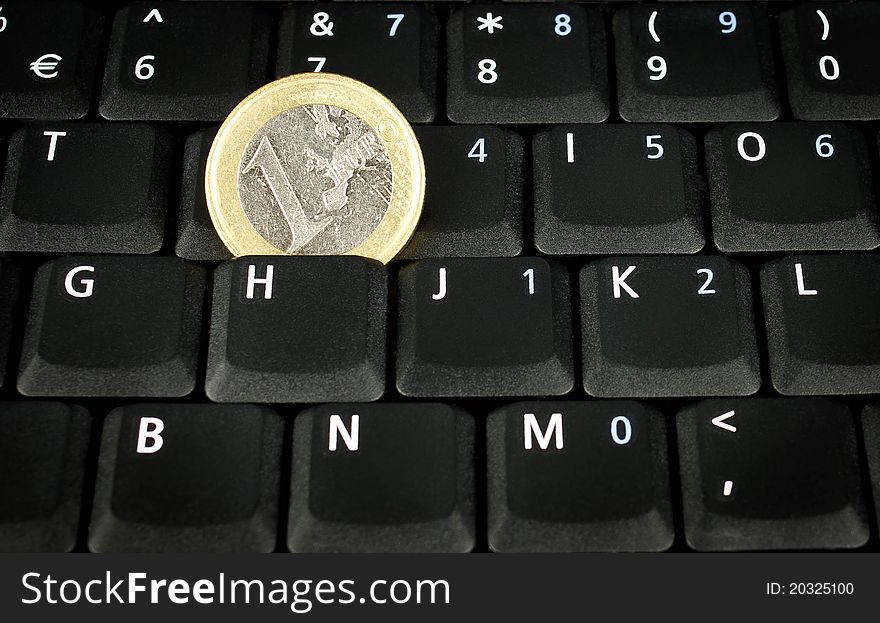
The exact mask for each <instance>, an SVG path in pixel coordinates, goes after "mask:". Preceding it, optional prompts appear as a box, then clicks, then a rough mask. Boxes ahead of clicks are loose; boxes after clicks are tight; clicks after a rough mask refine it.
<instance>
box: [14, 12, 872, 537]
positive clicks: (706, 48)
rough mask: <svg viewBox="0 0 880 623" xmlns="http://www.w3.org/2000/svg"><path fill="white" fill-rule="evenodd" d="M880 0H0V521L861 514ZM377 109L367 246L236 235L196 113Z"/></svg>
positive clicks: (221, 526) (704, 533)
mask: <svg viewBox="0 0 880 623" xmlns="http://www.w3.org/2000/svg"><path fill="white" fill-rule="evenodd" d="M878 32H880V3H877V2H855V3H849V2H824V3H794V2H772V3H745V2H724V3H720V2H710V3H691V2H680V3H674V2H668V3H667V2H663V3H658V4H636V3H628V2H615V3H605V4H601V3H590V4H561V3H560V4H555V3H540V4H523V3H504V4H502V3H494V4H469V3H463V2H459V3H421V4H413V3H392V2H388V3H385V2H382V3H370V2H351V3H348V2H332V3H329V2H328V3H313V2H302V3H293V4H280V3H266V2H260V3H252V4H248V3H237V2H219V3H211V2H134V3H131V4H125V5H122V4H118V5H117V4H106V3H103V4H99V3H84V4H80V3H78V2H43V1H27V2H25V1H19V2H14V1H12V0H8V1H6V0H0V117H2V121H0V141H2V143H0V144H2V146H3V151H4V152H5V154H6V156H5V168H4V169H3V175H2V181H0V382H2V385H0V551H70V550H73V551H95V552H113V551H162V552H183V551H206V550H207V551H258V552H269V551H288V550H289V551H294V552H309V551H436V552H467V551H499V552H507V551H643V550H647V551H665V550H671V551H684V550H779V549H783V550H787V549H809V550H824V549H860V550H876V549H877V511H876V509H877V507H878V506H880V402H878V401H880V398H878V396H880V255H878V254H877V252H876V249H877V247H878V245H880V223H878V212H877V201H878V200H877V196H876V181H877V179H878V174H880V168H878V166H880V165H878V141H877V138H878V134H877V132H878V129H880V125H878V124H877V121H878V120H880V53H878V52H880V50H878V38H877V33H878ZM317 70H321V71H329V72H338V73H343V74H347V75H351V76H353V77H355V78H359V79H361V80H363V81H365V82H367V83H369V84H371V85H372V86H374V87H376V88H378V89H379V90H380V91H382V92H383V93H385V94H387V95H388V96H389V97H390V98H391V99H392V100H393V101H394V102H395V103H396V104H397V105H398V106H399V108H400V109H401V110H402V111H403V113H404V114H405V115H406V116H407V118H408V119H409V120H410V121H411V122H412V123H413V124H414V127H415V131H416V134H417V135H418V138H419V140H420V143H421V147H422V149H423V152H424V158H425V163H426V169H427V195H426V199H425V207H424V213H423V217H422V219H421V221H420V224H419V227H418V230H417V231H416V233H415V235H414V237H413V239H412V241H411V243H410V244H409V246H408V247H406V249H405V250H404V251H403V252H402V253H401V255H400V256H399V258H398V259H397V260H395V261H394V262H392V263H391V264H389V265H388V266H387V267H386V266H383V265H381V264H379V263H376V262H373V261H369V260H364V259H360V258H353V257H271V258H268V257H254V258H242V259H238V260H234V261H225V260H228V259H229V255H228V253H227V252H226V250H225V248H224V247H223V245H222V244H221V243H220V242H219V240H218V239H217V237H216V235H215V234H214V231H213V227H212V224H211V221H210V219H209V217H208V214H207V208H206V204H205V196H204V191H203V183H204V180H203V171H204V166H205V160H206V158H207V152H208V150H209V148H210V145H211V141H212V140H213V136H214V133H215V131H216V129H217V126H218V124H219V123H220V122H221V121H222V119H223V118H224V117H225V115H226V114H227V113H228V112H229V111H230V110H231V108H232V107H233V106H234V105H235V104H236V103H237V102H238V101H239V100H240V99H242V98H243V97H244V96H245V95H247V94H248V93H250V92H251V91H253V90H255V89H256V88H258V87H259V86H260V85H262V84H265V83H267V82H268V81H270V80H272V79H274V78H276V77H281V76H284V75H288V74H290V73H296V72H306V71H317Z"/></svg>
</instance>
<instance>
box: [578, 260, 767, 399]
mask: <svg viewBox="0 0 880 623" xmlns="http://www.w3.org/2000/svg"><path fill="white" fill-rule="evenodd" d="M581 326H582V340H583V361H584V368H583V370H584V389H585V390H586V391H587V393H589V394H591V395H593V396H606V397H660V396H701V395H702V396H705V395H709V396H725V395H748V394H752V393H754V392H756V391H757V390H758V388H759V387H760V384H761V378H760V371H759V367H758V350H757V344H756V342H755V326H754V320H753V313H752V291H751V286H750V279H749V274H748V271H747V270H746V269H745V267H743V266H742V265H740V264H738V263H735V262H733V261H731V260H729V259H727V258H723V257H614V258H609V259H606V260H602V261H600V262H596V263H593V264H588V265H587V266H585V267H584V269H583V270H582V271H581Z"/></svg>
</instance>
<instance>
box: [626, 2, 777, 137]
mask: <svg viewBox="0 0 880 623" xmlns="http://www.w3.org/2000/svg"><path fill="white" fill-rule="evenodd" d="M614 38H615V41H616V43H617V62H616V64H617V94H618V106H619V109H620V116H621V117H623V118H624V119H626V120H627V121H645V122H657V121H675V122H711V121H772V120H773V119H776V118H777V117H778V116H779V111H780V107H779V99H778V94H777V89H776V78H775V75H774V70H773V50H772V44H771V40H770V24H769V21H768V17H767V11H766V9H765V8H764V7H762V6H760V5H756V4H752V3H749V4H746V3H736V2H733V3H725V4H724V5H723V6H721V5H718V4H716V3H709V2H707V3H701V4H697V3H689V2H688V3H678V4H675V3H663V4H640V5H638V6H633V7H631V8H629V9H624V10H621V11H619V12H617V13H616V14H615V16H614Z"/></svg>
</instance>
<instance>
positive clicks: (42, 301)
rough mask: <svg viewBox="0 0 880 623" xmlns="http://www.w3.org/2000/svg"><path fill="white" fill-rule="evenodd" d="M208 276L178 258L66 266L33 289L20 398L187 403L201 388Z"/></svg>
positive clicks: (45, 272)
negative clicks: (199, 360) (178, 399)
mask: <svg viewBox="0 0 880 623" xmlns="http://www.w3.org/2000/svg"><path fill="white" fill-rule="evenodd" d="M204 288H205V272H204V270H203V269H201V268H200V267H198V266H195V265H192V264H188V263H186V262H184V261H183V260H180V259H178V258H175V257H144V258H140V257H65V258H61V259H57V260H53V261H51V262H49V263H47V264H44V265H43V266H41V267H40V269H39V270H38V271H37V275H36V278H35V280H34V289H33V296H32V300H31V308H30V313H29V315H28V324H27V329H26V333H25V337H24V346H23V349H22V356H21V364H20V367H19V374H18V390H19V391H20V392H21V393H22V394H24V395H26V396H88V397H102V396H142V397H147V396H150V397H153V396H162V397H176V396H185V395H186V394H188V393H190V392H191V391H192V390H193V389H194V388H195V383H196V359H197V355H198V345H199V334H200V331H201V321H202V298H203V295H204Z"/></svg>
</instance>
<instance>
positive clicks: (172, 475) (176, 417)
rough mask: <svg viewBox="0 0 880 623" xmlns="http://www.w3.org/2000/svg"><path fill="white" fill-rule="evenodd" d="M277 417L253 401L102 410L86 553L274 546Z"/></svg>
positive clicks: (279, 437)
mask: <svg viewBox="0 0 880 623" xmlns="http://www.w3.org/2000/svg"><path fill="white" fill-rule="evenodd" d="M283 430H284V426H283V422H282V420H281V418H280V417H278V415H277V414H276V413H275V412H274V411H270V410H269V409H265V408H263V407H256V406H253V405H195V404H193V405H178V404H162V405H157V404H140V405H131V406H127V407H122V408H119V409H116V410H115V411H113V412H112V413H110V415H108V416H107V419H106V421H105V422H104V431H103V435H102V438H101V456H100V460H99V463H98V476H97V482H96V485H95V500H94V505H93V508H92V523H91V525H90V526H89V549H91V550H92V551H93V552H193V551H195V552H240V551H244V552H271V551H272V550H273V549H275V544H276V532H277V524H278V496H279V493H280V492H279V483H280V479H281V448H282V435H283Z"/></svg>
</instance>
